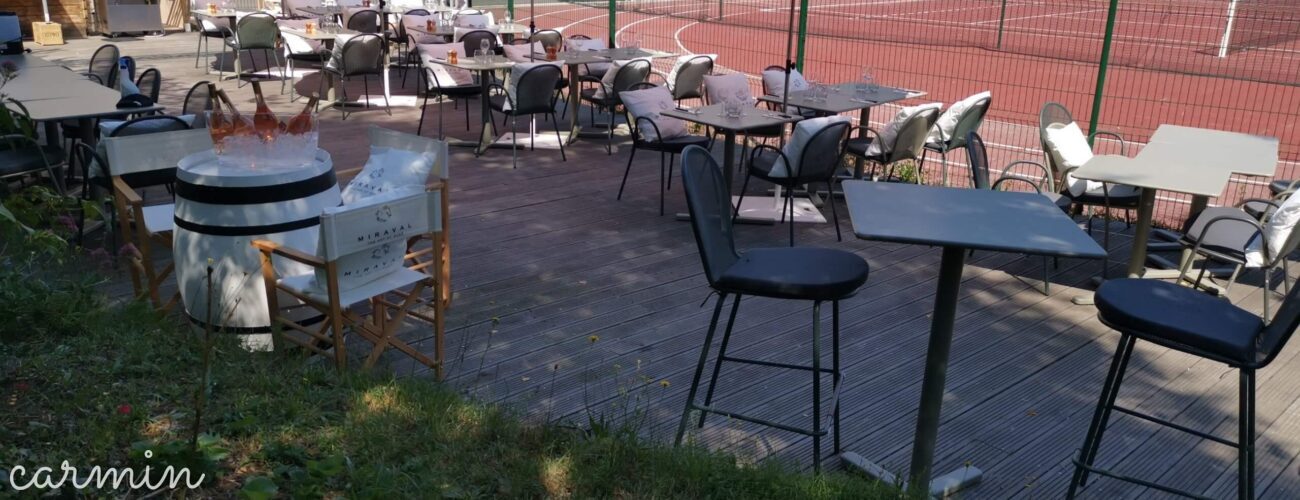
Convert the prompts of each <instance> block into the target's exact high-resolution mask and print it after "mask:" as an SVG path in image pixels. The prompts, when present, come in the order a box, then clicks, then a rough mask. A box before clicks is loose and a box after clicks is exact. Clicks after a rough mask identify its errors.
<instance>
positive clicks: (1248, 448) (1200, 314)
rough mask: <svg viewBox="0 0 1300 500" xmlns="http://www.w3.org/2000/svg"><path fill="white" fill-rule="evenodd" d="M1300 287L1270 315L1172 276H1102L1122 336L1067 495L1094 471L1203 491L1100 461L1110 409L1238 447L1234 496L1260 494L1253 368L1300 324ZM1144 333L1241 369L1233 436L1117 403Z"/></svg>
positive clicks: (1104, 305) (1111, 320) (1100, 304)
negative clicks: (1266, 316) (1170, 279)
mask: <svg viewBox="0 0 1300 500" xmlns="http://www.w3.org/2000/svg"><path fill="white" fill-rule="evenodd" d="M1298 295H1300V287H1295V288H1293V289H1291V291H1290V292H1289V293H1287V296H1286V299H1285V300H1284V301H1283V302H1282V306H1281V308H1280V309H1279V311H1278V313H1277V316H1274V317H1273V318H1272V320H1271V321H1267V322H1266V321H1264V320H1261V319H1260V317H1259V316H1256V315H1255V314H1254V313H1251V312H1250V311H1247V310H1244V309H1241V308H1239V307H1237V306H1234V305H1232V304H1229V303H1228V302H1225V301H1223V300H1220V299H1217V298H1214V297H1211V296H1209V295H1206V294H1204V293H1201V292H1200V291H1198V290H1194V289H1191V288H1187V287H1184V286H1181V285H1178V284H1175V283H1169V282H1165V281H1157V280H1149V279H1115V280H1109V281H1106V282H1105V283H1102V285H1101V286H1100V287H1098V288H1097V293H1096V296H1095V300H1096V304H1097V317H1098V318H1099V319H1100V320H1101V322H1102V323H1103V324H1105V325H1106V326H1108V327H1110V328H1112V329H1114V330H1116V331H1118V332H1119V333H1120V339H1119V345H1118V346H1117V347H1116V349H1115V356H1114V358H1112V361H1111V364H1110V371H1109V372H1108V373H1107V375H1106V382H1105V383H1104V384H1103V385H1102V389H1101V396H1100V397H1099V398H1098V401H1097V407H1096V409H1095V410H1094V411H1093V416H1092V423H1091V424H1090V425H1089V427H1088V433H1087V436H1086V437H1085V438H1084V440H1083V447H1082V448H1081V449H1080V450H1079V455H1078V458H1076V459H1075V460H1074V476H1073V477H1072V478H1071V480H1070V489H1069V492H1068V493H1067V498H1074V497H1075V496H1076V495H1077V494H1078V492H1079V488H1081V487H1083V486H1086V485H1087V481H1088V476H1089V475H1090V474H1094V473H1095V474H1100V475H1102V476H1106V477H1109V478H1112V479H1118V480H1120V481H1124V482H1128V483H1133V484H1137V485H1140V486H1145V487H1148V488H1152V489H1157V490H1160V491H1164V492H1168V493H1174V494H1177V495H1182V496H1188V497H1194V498H1200V495H1197V494H1195V493H1192V492H1187V491H1181V490H1178V489H1176V488H1174V487H1172V486H1167V485H1163V484H1159V483H1156V482H1153V481H1148V480H1144V479H1140V478H1136V477H1132V476H1128V475H1124V474H1120V473H1117V472H1114V471H1110V470H1106V469H1103V468H1101V467H1097V466H1096V465H1095V462H1096V459H1097V453H1098V450H1099V448H1100V447H1101V442H1102V436H1103V434H1104V433H1105V431H1106V427H1107V424H1108V423H1109V421H1110V416H1111V412H1112V411H1117V412H1119V413H1123V414H1125V415H1128V416H1132V417H1136V418H1139V419H1142V420H1145V421H1148V422H1152V423H1156V424H1160V425H1162V426H1165V427H1169V428H1171V429H1174V430H1177V431H1181V432H1185V433H1188V434H1191V435H1193V436H1196V437H1199V438H1203V439H1205V440H1207V441H1213V442H1215V443H1218V444H1222V445H1225V446H1230V447H1232V448H1236V450H1237V497H1238V498H1242V499H1247V498H1250V499H1253V498H1255V373H1256V372H1257V371H1259V370H1260V369H1262V368H1265V367H1267V366H1268V365H1269V363H1271V362H1272V361H1273V360H1274V359H1276V358H1277V355H1278V352H1280V351H1281V350H1282V348H1283V347H1285V346H1286V344H1287V341H1288V340H1290V338H1291V334H1292V333H1294V332H1295V330H1296V328H1297V327H1300V297H1297V296H1298ZM1139 339H1140V340H1144V341H1147V342H1151V343H1154V344H1157V345H1160V346H1163V347H1167V348H1169V349H1173V350H1175V351H1179V352H1183V353H1186V354H1190V355H1193V356H1197V357H1201V358H1205V359H1207V360H1210V361H1216V362H1219V363H1223V364H1226V365H1228V366H1229V367H1231V368H1235V369H1237V371H1238V402H1237V404H1238V414H1237V440H1236V441H1232V440H1229V439H1227V438H1224V437H1221V436H1215V435H1212V434H1209V433H1206V432H1202V431H1200V430H1196V429H1192V428H1190V427H1187V426H1184V425H1180V424H1177V423H1174V422H1170V421H1168V420H1164V419H1162V418H1160V417H1157V416H1154V415H1150V414H1147V413H1143V412H1140V411H1138V410H1135V409H1131V408H1125V407H1122V406H1119V405H1118V404H1116V399H1117V397H1118V396H1119V389H1120V384H1121V382H1123V380H1124V372H1125V371H1126V369H1127V368H1128V363H1129V360H1130V359H1131V358H1132V355H1133V345H1134V344H1135V343H1136V341H1137V340H1139Z"/></svg>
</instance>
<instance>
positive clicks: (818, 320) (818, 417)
mask: <svg viewBox="0 0 1300 500" xmlns="http://www.w3.org/2000/svg"><path fill="white" fill-rule="evenodd" d="M793 215H794V214H793V213H791V218H790V225H792V226H793V225H794V217H793ZM792 245H793V244H792ZM812 333H813V338H812V350H813V353H812V376H813V397H812V400H813V411H812V418H813V436H812V438H813V474H821V472H822V302H821V301H820V300H818V301H815V302H813V331H812ZM837 434H838V430H837Z"/></svg>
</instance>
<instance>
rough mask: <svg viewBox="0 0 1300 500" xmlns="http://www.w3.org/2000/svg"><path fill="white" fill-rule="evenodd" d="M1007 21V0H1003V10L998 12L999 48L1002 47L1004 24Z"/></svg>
mask: <svg viewBox="0 0 1300 500" xmlns="http://www.w3.org/2000/svg"><path fill="white" fill-rule="evenodd" d="M1006 22H1007V0H1002V11H1001V12H999V13H998V49H999V50H1001V49H1002V26H1003V25H1005V24H1006Z"/></svg>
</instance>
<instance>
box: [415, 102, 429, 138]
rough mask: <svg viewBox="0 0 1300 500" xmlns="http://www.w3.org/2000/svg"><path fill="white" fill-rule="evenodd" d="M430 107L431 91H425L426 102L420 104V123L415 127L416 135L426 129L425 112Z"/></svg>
mask: <svg viewBox="0 0 1300 500" xmlns="http://www.w3.org/2000/svg"><path fill="white" fill-rule="evenodd" d="M428 109H429V93H428V92H425V93H424V102H423V103H422V104H420V124H419V125H417V126H416V127H415V135H420V133H421V132H423V131H424V114H425V112H426V110H428Z"/></svg>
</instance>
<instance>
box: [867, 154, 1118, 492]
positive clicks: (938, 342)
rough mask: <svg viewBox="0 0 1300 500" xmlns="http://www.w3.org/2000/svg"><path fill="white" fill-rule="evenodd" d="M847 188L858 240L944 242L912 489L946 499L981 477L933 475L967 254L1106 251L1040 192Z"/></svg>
mask: <svg viewBox="0 0 1300 500" xmlns="http://www.w3.org/2000/svg"><path fill="white" fill-rule="evenodd" d="M843 186H844V197H845V199H846V201H847V202H848V207H849V217H850V218H851V219H852V221H853V232H854V233H855V234H856V235H857V236H858V238H861V239H865V240H875V241H888V242H894V243H905V244H911V245H929V246H938V247H943V257H942V260H941V263H940V264H939V280H938V281H939V288H938V291H937V292H936V293H935V300H934V313H933V315H932V316H931V323H930V342H929V347H928V350H927V352H926V357H925V378H924V380H923V381H922V383H921V405H920V410H919V412H918V415H917V421H916V437H915V440H914V441H913V444H912V461H911V468H910V469H909V484H910V485H911V488H910V489H911V491H913V493H928V494H929V495H933V496H946V495H948V494H950V493H952V492H954V491H956V490H959V489H961V488H963V487H966V486H969V485H973V484H975V483H977V482H979V480H980V477H981V475H982V472H981V471H980V470H979V469H978V468H976V467H974V466H968V467H965V468H962V469H959V470H957V471H954V472H951V473H948V474H946V475H944V476H942V477H939V478H936V479H935V480H934V481H933V482H931V480H930V478H931V472H932V471H931V468H932V466H933V464H932V462H933V460H934V445H935V440H936V438H937V437H938V432H939V416H940V406H942V404H943V396H944V383H945V381H944V379H945V377H946V374H947V371H948V352H949V350H950V348H951V347H952V334H953V322H954V319H955V318H956V314H957V296H958V293H959V291H960V286H961V275H962V268H963V267H964V266H965V258H966V254H967V252H969V251H971V250H982V251H993V252H1014V253H1022V254H1031V255H1045V256H1054V257H1078V258H1086V259H1098V258H1101V257H1102V256H1104V255H1105V251H1104V250H1102V248H1101V246H1100V245H1098V244H1097V242H1096V241H1094V240H1093V239H1092V238H1091V237H1089V236H1088V235H1087V234H1086V233H1084V232H1083V230H1082V229H1079V225H1078V224H1076V223H1075V222H1074V221H1073V220H1072V219H1070V217H1069V216H1067V215H1066V214H1065V213H1064V212H1062V211H1061V209H1060V208H1058V207H1057V206H1056V205H1055V204H1053V203H1052V202H1051V201H1049V200H1048V199H1047V198H1046V197H1044V196H1042V195H1039V194H1037V193H1022V192H1009V191H991V190H983V189H956V188H944V187H934V186H918V185H912V184H901V183H886V182H868V181H861V180H849V181H844V183H843ZM841 458H842V459H843V460H844V461H845V463H847V464H849V465H850V466H853V467H857V468H860V469H862V470H864V471H865V472H867V473H868V474H870V475H872V476H875V477H877V478H880V479H881V480H882V481H884V482H886V483H893V482H896V479H895V478H894V477H893V475H892V474H891V473H889V472H888V471H887V470H885V469H884V468H883V467H880V466H878V465H876V464H874V463H871V462H868V461H867V460H865V459H863V458H862V457H861V456H860V455H858V454H856V453H853V452H845V453H844V454H843V455H841Z"/></svg>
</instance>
